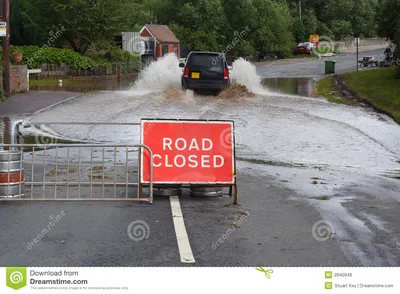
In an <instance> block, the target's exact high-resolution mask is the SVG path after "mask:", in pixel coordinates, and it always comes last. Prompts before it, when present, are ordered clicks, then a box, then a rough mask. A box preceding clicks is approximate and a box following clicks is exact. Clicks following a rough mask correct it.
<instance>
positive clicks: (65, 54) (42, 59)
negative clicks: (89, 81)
mask: <svg viewBox="0 0 400 294" xmlns="http://www.w3.org/2000/svg"><path fill="white" fill-rule="evenodd" d="M14 52H21V53H22V54H23V58H22V61H21V63H20V64H25V65H27V66H28V68H29V69H33V68H40V67H41V65H42V64H45V63H48V64H51V65H61V64H65V65H66V66H68V67H69V68H71V69H74V70H79V69H95V68H97V67H99V66H110V65H111V64H110V63H109V62H108V61H107V60H105V59H99V60H94V59H91V58H89V57H85V56H82V55H80V54H79V53H77V52H75V51H73V50H71V49H61V48H53V47H48V48H45V47H42V48H40V47H37V46H19V47H18V46H10V58H11V63H12V64H14V60H13V59H12V55H13V54H14Z"/></svg>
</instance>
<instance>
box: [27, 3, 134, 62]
mask: <svg viewBox="0 0 400 294" xmlns="http://www.w3.org/2000/svg"><path fill="white" fill-rule="evenodd" d="M32 4H33V5H32V8H31V11H30V13H31V14H32V15H35V16H36V19H35V22H36V23H37V24H38V26H39V27H40V28H41V30H42V32H45V33H46V34H48V32H49V31H51V30H58V29H59V28H60V27H62V26H63V27H65V29H66V31H65V32H64V33H63V35H62V36H61V37H60V38H62V39H64V40H65V41H67V42H68V43H69V44H70V45H71V47H72V48H73V49H74V50H75V51H78V52H80V53H81V54H84V53H85V52H86V51H87V50H88V49H89V48H94V49H95V50H99V49H104V48H109V47H110V45H111V44H112V43H113V40H114V36H115V35H116V34H119V33H121V32H123V31H127V30H129V29H130V26H129V24H130V20H129V19H130V18H131V16H132V15H133V14H134V5H133V4H134V3H133V2H131V1H116V0H32Z"/></svg>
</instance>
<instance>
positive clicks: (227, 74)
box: [224, 67, 229, 80]
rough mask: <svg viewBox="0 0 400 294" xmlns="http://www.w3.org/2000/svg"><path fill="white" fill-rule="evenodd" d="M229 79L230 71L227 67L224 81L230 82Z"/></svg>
mask: <svg viewBox="0 0 400 294" xmlns="http://www.w3.org/2000/svg"><path fill="white" fill-rule="evenodd" d="M228 79H229V70H228V69H227V68H226V67H225V68H224V80H228Z"/></svg>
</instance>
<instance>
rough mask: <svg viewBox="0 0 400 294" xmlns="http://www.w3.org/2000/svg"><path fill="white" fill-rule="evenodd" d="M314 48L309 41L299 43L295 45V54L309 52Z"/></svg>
mask: <svg viewBox="0 0 400 294" xmlns="http://www.w3.org/2000/svg"><path fill="white" fill-rule="evenodd" d="M314 49H315V46H314V44H313V43H311V42H305V43H300V44H299V45H297V47H296V53H297V54H311V52H312V51H313V50H314Z"/></svg>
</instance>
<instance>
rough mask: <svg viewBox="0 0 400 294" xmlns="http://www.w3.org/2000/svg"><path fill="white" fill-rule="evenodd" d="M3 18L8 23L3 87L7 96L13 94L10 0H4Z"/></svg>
mask: <svg viewBox="0 0 400 294" xmlns="http://www.w3.org/2000/svg"><path fill="white" fill-rule="evenodd" d="M2 2H3V3H2V4H3V5H4V6H3V19H4V22H5V23H6V36H5V37H3V66H4V70H3V87H4V92H5V94H6V97H7V98H8V97H10V95H11V89H10V88H11V83H10V0H3V1H2Z"/></svg>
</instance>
